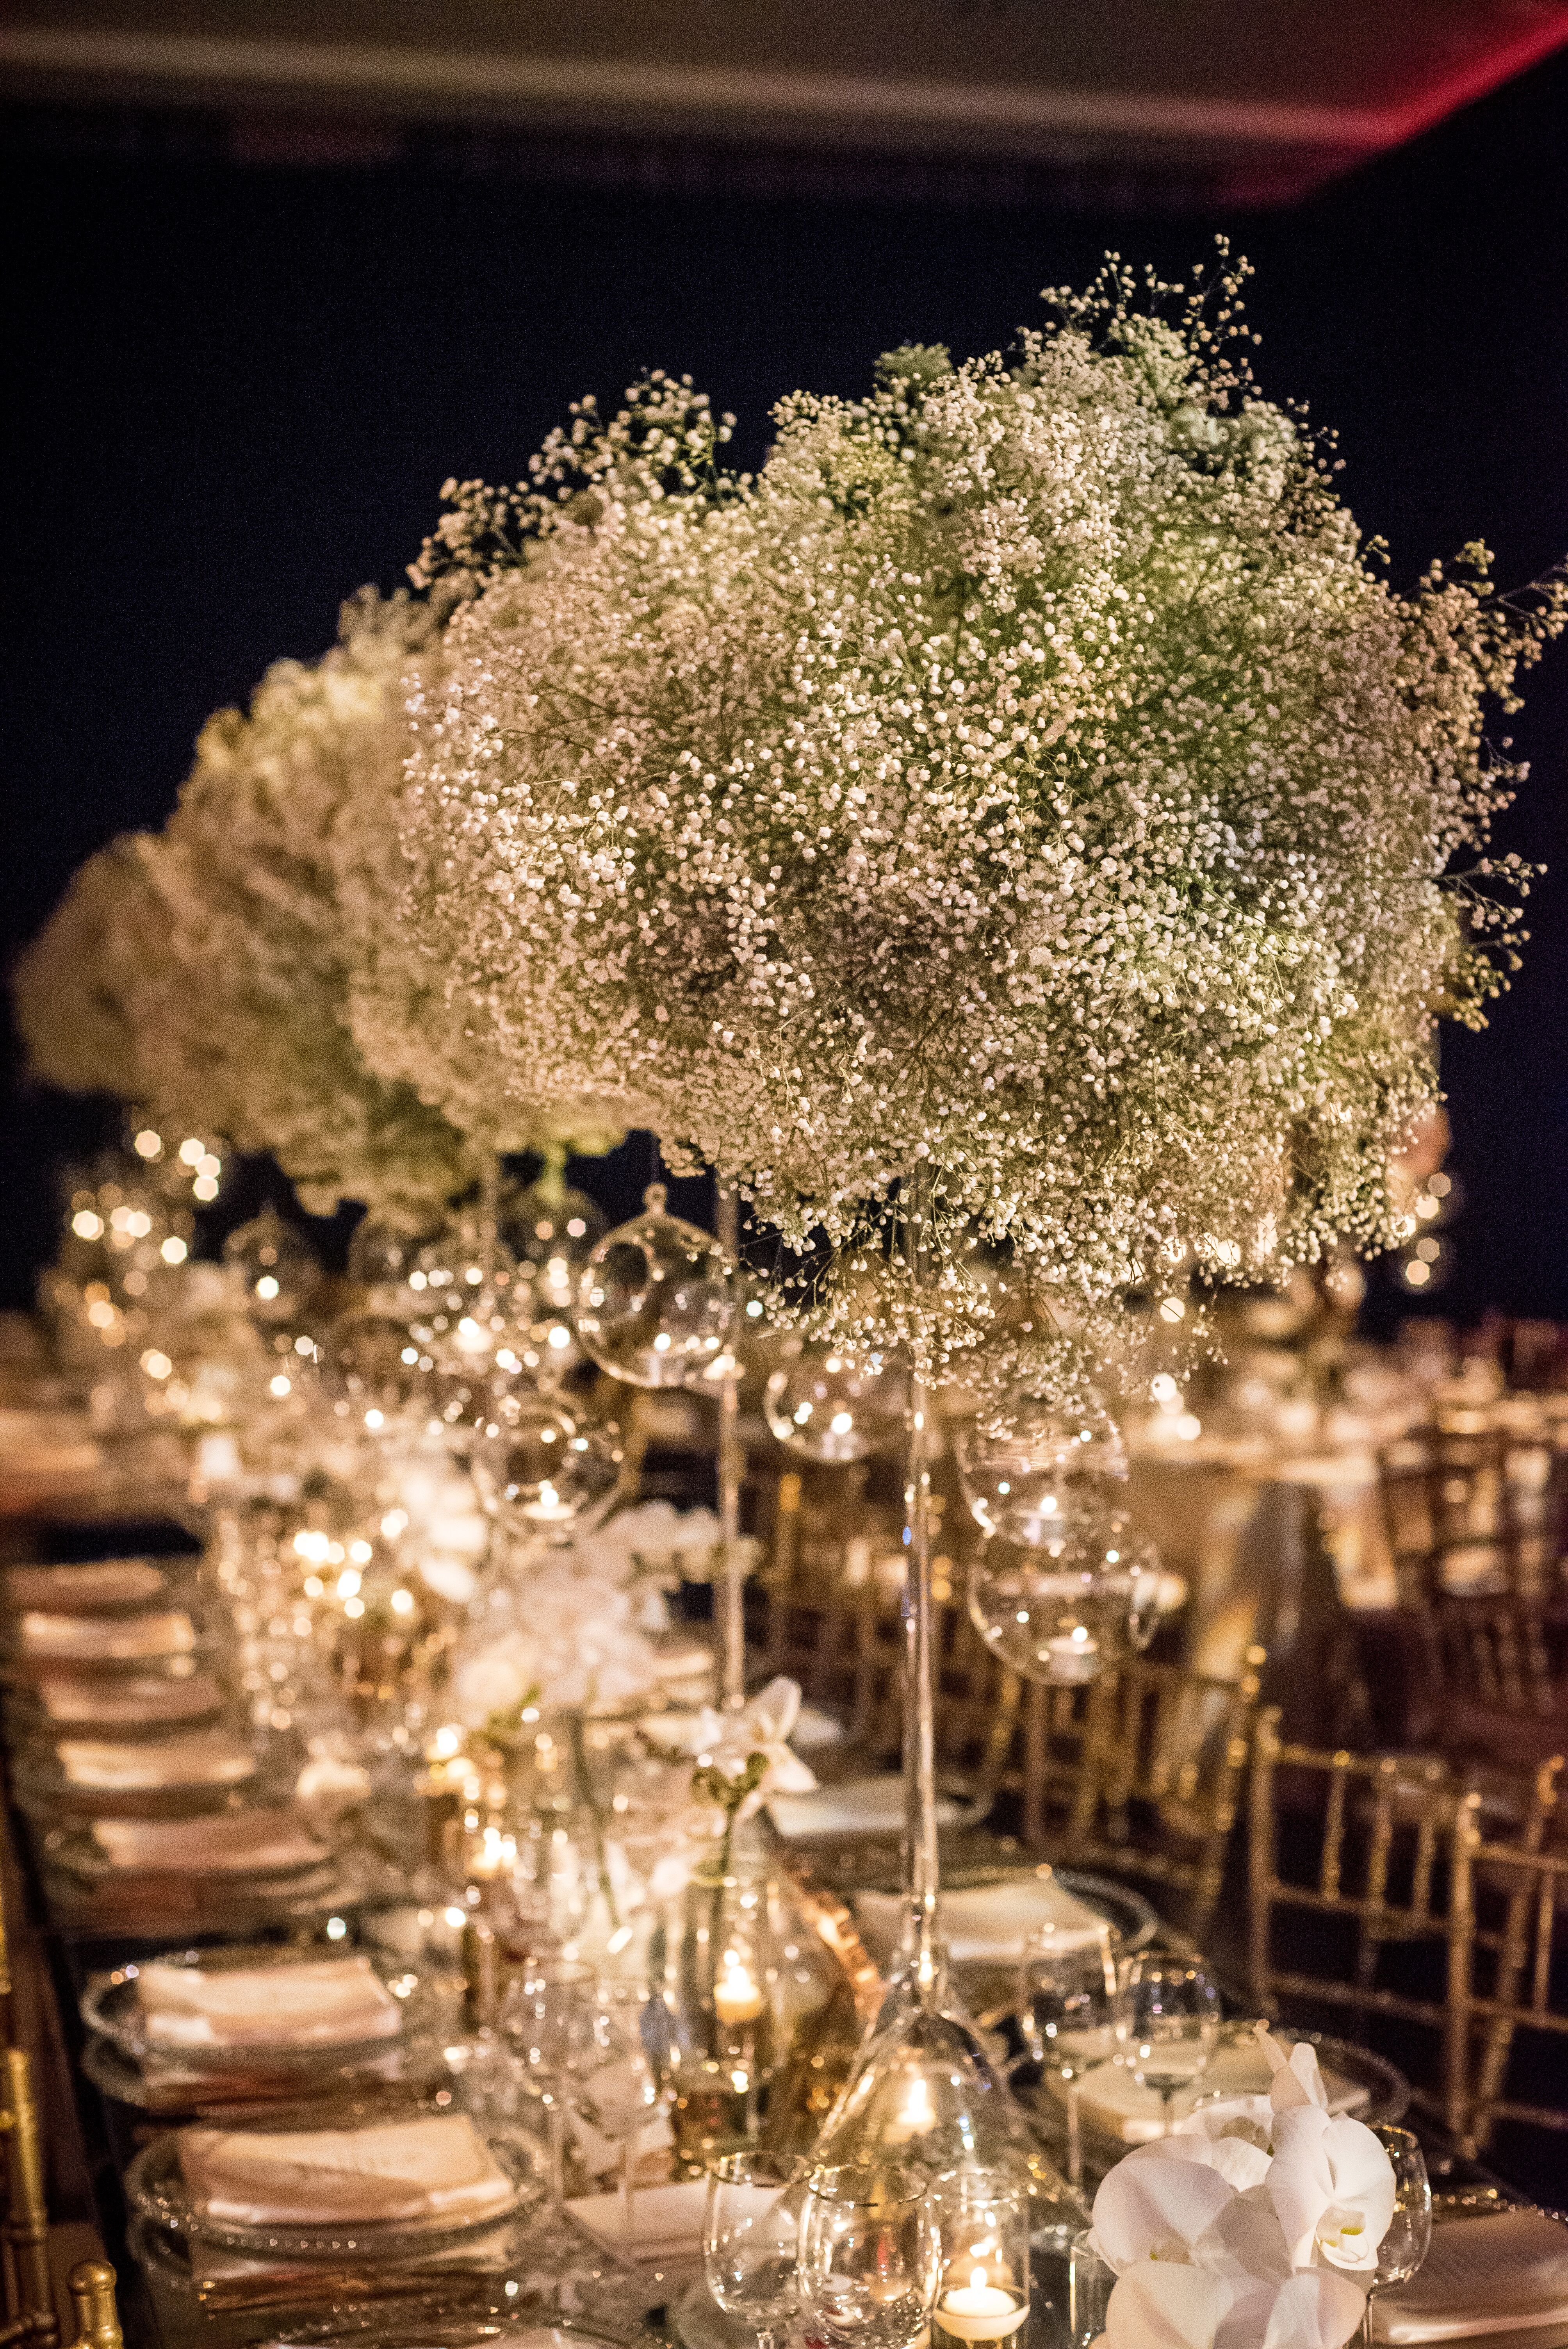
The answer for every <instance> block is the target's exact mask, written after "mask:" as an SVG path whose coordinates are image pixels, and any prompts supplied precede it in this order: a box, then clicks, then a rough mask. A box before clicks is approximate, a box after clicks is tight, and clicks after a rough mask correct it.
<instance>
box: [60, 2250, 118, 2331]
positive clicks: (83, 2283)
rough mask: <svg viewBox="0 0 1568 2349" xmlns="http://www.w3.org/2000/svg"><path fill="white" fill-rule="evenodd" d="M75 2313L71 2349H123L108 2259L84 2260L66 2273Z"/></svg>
mask: <svg viewBox="0 0 1568 2349" xmlns="http://www.w3.org/2000/svg"><path fill="white" fill-rule="evenodd" d="M68 2281H69V2283H70V2288H71V2303H72V2306H73V2307H74V2308H75V2310H76V2313H77V2337H76V2342H75V2344H74V2349H125V2335H124V2334H123V2333H121V2331H120V2329H119V2313H118V2312H117V2311H116V2308H115V2304H114V2281H115V2279H114V2270H113V2269H112V2268H111V2267H110V2265H109V2263H108V2261H107V2260H84V2261H82V2263H81V2265H80V2267H75V2268H73V2269H72V2270H71V2272H70V2276H69V2279H68Z"/></svg>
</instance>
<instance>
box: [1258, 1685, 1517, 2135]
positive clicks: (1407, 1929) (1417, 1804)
mask: <svg viewBox="0 0 1568 2349" xmlns="http://www.w3.org/2000/svg"><path fill="white" fill-rule="evenodd" d="M1279 1719H1280V1714H1279V1708H1278V1707H1277V1706H1270V1707H1269V1708H1268V1710H1267V1711H1266V1712H1264V1713H1263V1714H1261V1715H1260V1717H1259V1719H1258V1723H1257V1727H1256V1733H1255V1736H1254V1739H1253V1764H1252V1785H1251V1816H1250V1823H1249V1837H1248V1869H1249V1942H1250V1967H1249V1971H1250V1974H1251V1982H1252V1989H1253V1996H1254V1997H1255V1998H1256V2000H1257V2002H1258V2004H1259V2006H1260V2007H1261V2008H1262V2010H1263V2011H1264V2013H1268V2014H1274V2013H1278V2012H1279V2010H1280V2005H1281V2002H1284V2001H1290V2002H1295V2003H1297V2004H1299V2005H1303V2006H1305V2007H1307V2008H1309V2009H1339V2008H1347V2009H1349V2010H1350V2012H1351V2014H1352V2015H1353V2017H1354V2018H1355V2019H1356V2022H1357V2028H1360V2029H1365V2028H1366V2027H1367V2022H1368V2019H1369V2018H1370V2017H1372V2016H1374V2015H1380V2016H1386V2017H1389V2018H1391V2019H1393V2020H1394V2021H1396V2022H1398V2023H1409V2024H1415V2025H1418V2026H1419V2027H1420V2029H1421V2030H1422V2031H1423V2032H1425V2033H1429V2034H1432V2035H1433V2036H1435V2038H1436V2040H1437V2042H1438V2043H1439V2048H1440V2051H1441V2053H1440V2060H1439V2063H1438V2064H1434V2067H1433V2075H1432V2083H1431V2085H1429V2084H1428V2083H1425V2082H1418V2084H1417V2087H1416V2095H1417V2097H1418V2101H1419V2102H1421V2103H1424V2104H1426V2105H1428V2106H1429V2107H1431V2108H1433V2109H1443V2110H1446V2109H1447V2108H1448V2106H1449V2104H1450V2103H1451V2099H1452V2076H1451V2075H1452V2064H1453V2045H1454V2041H1453V2033H1454V2030H1455V2028H1456V2025H1455V2023H1454V2017H1453V2011H1452V2004H1451V1999H1450V1998H1449V1995H1448V1992H1447V1984H1448V1983H1449V1981H1450V1980H1451V1974H1452V1968H1453V1964H1454V1954H1453V1953H1454V1951H1455V1948H1456V1946H1457V1944H1458V1942H1459V1941H1460V1940H1461V1939H1463V1940H1470V1941H1472V1942H1476V1943H1478V1944H1479V1946H1480V1947H1481V1948H1483V1949H1484V1950H1486V1951H1489V1952H1491V1953H1493V1954H1498V1955H1500V1954H1501V1951H1502V1950H1503V1948H1504V1946H1505V1943H1506V1941H1507V1939H1508V1935H1509V1932H1510V1931H1511V1930H1514V1920H1507V1921H1506V1922H1505V1925H1504V1927H1503V1929H1502V1930H1501V1931H1498V1930H1480V1931H1479V1932H1478V1929H1477V1926H1476V1923H1475V1920H1474V1917H1473V1914H1471V1913H1468V1912H1467V1909H1466V1907H1465V1904H1464V1903H1462V1902H1461V1901H1460V1897H1459V1893H1458V1890H1457V1889H1456V1883H1455V1861H1454V1838H1455V1835H1456V1832H1457V1826H1458V1821H1459V1818H1460V1815H1461V1811H1466V1815H1467V1816H1468V1815H1469V1813H1470V1811H1473V1812H1475V1813H1477V1814H1479V1811H1480V1806H1481V1805H1482V1803H1483V1801H1485V1800H1487V1799H1489V1798H1488V1797H1485V1796H1483V1795H1481V1794H1480V1792H1478V1791H1477V1790H1475V1789H1474V1788H1473V1787H1470V1788H1467V1786H1466V1785H1465V1783H1464V1780H1463V1778H1462V1777H1461V1775H1460V1773H1459V1771H1458V1770H1457V1768H1456V1766H1455V1765H1454V1764H1451V1763H1450V1762H1449V1760H1448V1759H1447V1758H1446V1757H1444V1756H1443V1755H1441V1754H1350V1753H1346V1752H1344V1751H1340V1752H1337V1753H1333V1754H1329V1753H1323V1752H1319V1751H1317V1750H1315V1748H1313V1747H1310V1746H1305V1745H1297V1744H1286V1743H1284V1741H1283V1740H1282V1739H1281V1737H1280V1734H1279ZM1562 1766H1563V1765H1562V1763H1561V1761H1560V1760H1556V1759H1553V1760H1552V1761H1549V1762H1547V1763H1545V1764H1542V1765H1540V1766H1539V1767H1538V1768H1536V1769H1535V1770H1534V1771H1533V1772H1532V1773H1525V1774H1523V1775H1522V1779H1521V1782H1520V1785H1519V1786H1518V1788H1517V1790H1516V1792H1515V1794H1514V1795H1513V1798H1512V1799H1511V1802H1510V1803H1509V1804H1508V1806H1507V1808H1508V1810H1509V1812H1510V1813H1511V1816H1515V1817H1517V1818H1518V1819H1519V1820H1520V1821H1521V1836H1522V1843H1521V1846H1520V1848H1522V1849H1527V1850H1530V1851H1532V1852H1533V1851H1539V1850H1541V1849H1542V1847H1543V1844H1544V1841H1545V1837H1546V1832H1547V1828H1548V1825H1549V1823H1550V1821H1551V1818H1552V1816H1553V1811H1554V1809H1555V1807H1556V1801H1557V1782H1558V1778H1559V1776H1560V1775H1561V1771H1562ZM1467 1806H1469V1809H1468V1810H1467ZM1286 1847H1288V1848H1286ZM1282 1860H1283V1862H1284V1864H1283V1865H1282ZM1282 1919H1283V1920H1286V1921H1287V1922H1288V1924H1289V1927H1290V1938H1291V1942H1292V1945H1293V1947H1292V1958H1293V1962H1292V1963H1291V1964H1290V1965H1288V1966H1287V1965H1284V1964H1282V1963H1281V1962H1280V1961H1279V1960H1278V1959H1277V1957H1276V1954H1275V1942H1276V1929H1277V1928H1278V1926H1279V1924H1280V1922H1281V1920H1282ZM1314 1922H1315V1923H1316V1927H1317V1930H1314ZM1395 1949H1402V1950H1403V1951H1406V1952H1408V1953H1412V1954H1413V1955H1415V1956H1416V1957H1417V1958H1418V1962H1420V1963H1421V1964H1423V1965H1424V1968H1425V1971H1426V1974H1427V1977H1428V1979H1427V1982H1426V1984H1425V1986H1423V1984H1422V1982H1420V1981H1417V1982H1414V1983H1400V1982H1393V1983H1390V1982H1385V1981H1380V1980H1379V1975H1380V1973H1381V1972H1382V1971H1383V1970H1384V1960H1385V1958H1386V1956H1387V1953H1388V1952H1389V1951H1392V1950H1395ZM1401 2060H1402V2061H1404V2062H1406V2064H1407V2068H1408V2064H1409V2057H1408V2052H1402V2054H1401ZM1439 2074H1440V2092H1439V2085H1438V2082H1439Z"/></svg>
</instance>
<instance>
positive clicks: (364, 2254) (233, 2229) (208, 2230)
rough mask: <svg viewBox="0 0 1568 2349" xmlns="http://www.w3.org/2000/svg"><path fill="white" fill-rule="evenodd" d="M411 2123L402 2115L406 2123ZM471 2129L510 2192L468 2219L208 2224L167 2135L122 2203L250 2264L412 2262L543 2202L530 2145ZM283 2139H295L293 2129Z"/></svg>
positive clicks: (502, 2129)
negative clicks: (499, 2202)
mask: <svg viewBox="0 0 1568 2349" xmlns="http://www.w3.org/2000/svg"><path fill="white" fill-rule="evenodd" d="M404 2117H405V2118H412V2117H415V2116H413V2115H409V2114H407V2113H405V2115H404ZM474 2127H475V2128H476V2129H477V2130H478V2133H479V2135H480V2137H482V2138H483V2140H484V2142H485V2144H486V2145H487V2146H488V2147H489V2148H490V2153H491V2154H492V2155H493V2157H494V2158H495V2160H496V2162H497V2163H498V2164H499V2166H500V2168H501V2169H502V2170H503V2171H504V2172H505V2174H506V2176H507V2178H508V2179H509V2180H510V2182H511V2195H510V2197H509V2199H508V2200H507V2201H506V2202H505V2203H503V2204H502V2205H501V2207H500V2209H495V2210H486V2211H483V2212H481V2213H480V2214H479V2215H478V2216H477V2217H474V2218H466V2219H454V2218H451V2217H449V2216H448V2217H442V2216H440V2215H439V2214H437V2215H436V2216H434V2217H432V2218H429V2219H427V2220H402V2219H397V2220H388V2219H366V2220H335V2221H334V2222H333V2223H331V2224H330V2225H326V2224H324V2225H322V2226H319V2227H300V2226H294V2225H287V2224H283V2223H279V2224H274V2225H268V2226H246V2225H242V2224H241V2223H240V2222H239V2221H238V2220H220V2219H212V2218H210V2217H209V2216H208V2214H207V2213H206V2211H205V2210H203V2209H201V2207H200V2205H198V2204H197V2203H195V2202H194V2201H192V2199H191V2195H190V2193H189V2191H188V2190H187V2188H186V2185H185V2180H184V2178H183V2176H182V2174H181V2168H180V2140H179V2138H178V2137H177V2136H176V2135H175V2134H174V2133H173V2132H172V2131H171V2132H170V2134H169V2135H168V2136H167V2137H155V2138H154V2139H153V2141H152V2143H151V2144H150V2146H147V2147H144V2148H143V2149H142V2151H141V2152H140V2153H139V2154H138V2155H137V2156H136V2158H135V2159H134V2160H133V2161H132V2163H131V2165H130V2167H129V2169H128V2170H127V2171H126V2173H125V2193H126V2199H127V2200H128V2201H129V2204H130V2206H131V2208H132V2209H133V2210H135V2211H136V2212H137V2213H138V2215H139V2217H141V2218H143V2219H145V2220H148V2221H149V2222H150V2224H151V2225H152V2226H154V2227H159V2228H161V2229H162V2230H164V2231H165V2232H166V2233H168V2234H171V2235H177V2236H182V2237H184V2238H185V2239H186V2240H191V2239H196V2240H201V2241H202V2242H204V2243H207V2244H210V2245H213V2246H215V2247H216V2248H217V2249H218V2250H220V2251H238V2252H240V2253H242V2255H244V2256H247V2257H249V2258H252V2259H263V2260H279V2259H283V2260H304V2261H313V2260H327V2261H335V2260H346V2259H352V2260H355V2261H361V2262H363V2261H371V2262H374V2261H381V2260H412V2259H416V2258H418V2255H419V2254H420V2253H421V2252H422V2251H433V2250H435V2249H437V2248H438V2247H439V2248H442V2249H445V2248H447V2247H448V2246H449V2245H451V2244H454V2243H459V2242H465V2241H468V2240H472V2239H474V2238H476V2237H479V2236H481V2235H485V2234H488V2233H489V2232H490V2230H491V2229H493V2228H496V2227H504V2226H506V2225H508V2224H509V2223H510V2222H511V2220H514V2219H515V2218H516V2217H517V2215H518V2213H519V2211H521V2210H525V2209H528V2207H529V2205H530V2204H531V2203H532V2202H536V2201H538V2200H539V2199H541V2197H542V2195H543V2192H544V2182H543V2178H542V2175H541V2169H542V2153H541V2149H540V2147H538V2145H537V2144H536V2143H535V2141H534V2139H533V2138H531V2137H529V2136H527V2135H526V2134H525V2133H524V2132H523V2131H522V2130H521V2129H514V2128H509V2127H506V2126H505V2125H504V2124H502V2123H500V2122H494V2121H489V2122H484V2123H482V2124H481V2123H480V2122H478V2121H476V2122H474ZM280 2133H285V2125H284V2124H282V2123H279V2122H272V2121H268V2122H258V2123H256V2124H255V2125H254V2127H251V2128H247V2129H246V2131H245V2134H246V2135H247V2136H255V2137H261V2136H267V2135H272V2136H276V2135H278V2134H280ZM286 2133H288V2134H293V2133H294V2127H293V2126H292V2125H289V2126H287V2127H286Z"/></svg>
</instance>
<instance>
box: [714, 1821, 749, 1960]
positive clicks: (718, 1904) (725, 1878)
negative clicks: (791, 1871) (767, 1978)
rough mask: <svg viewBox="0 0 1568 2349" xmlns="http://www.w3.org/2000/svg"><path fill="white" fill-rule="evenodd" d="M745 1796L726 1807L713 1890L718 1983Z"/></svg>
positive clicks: (715, 1958)
mask: <svg viewBox="0 0 1568 2349" xmlns="http://www.w3.org/2000/svg"><path fill="white" fill-rule="evenodd" d="M744 1800H745V1795H743V1794H741V1793H737V1795H735V1797H734V1798H733V1800H731V1801H729V1802H727V1803H726V1804H725V1806H724V1837H723V1840H722V1842H721V1843H720V1845H719V1847H718V1882H717V1884H716V1885H715V1886H714V1888H713V1914H712V1916H711V1918H710V1919H709V1920H708V1928H707V1956H708V1968H709V1971H710V1972H711V1973H712V1975H713V1978H714V1981H715V1982H717V1978H718V1977H717V1969H718V1955H719V1945H720V1943H721V1942H722V1940H723V1939H724V1895H725V1890H726V1888H727V1885H728V1883H729V1869H730V1855H731V1853H732V1851H733V1849H734V1846H735V1822H736V1818H737V1816H738V1813H739V1810H740V1806H741V1803H742V1802H743V1801H744Z"/></svg>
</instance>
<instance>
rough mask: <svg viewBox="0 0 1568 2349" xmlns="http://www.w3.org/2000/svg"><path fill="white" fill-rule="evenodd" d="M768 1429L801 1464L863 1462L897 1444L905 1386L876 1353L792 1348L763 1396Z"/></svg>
mask: <svg viewBox="0 0 1568 2349" xmlns="http://www.w3.org/2000/svg"><path fill="white" fill-rule="evenodd" d="M762 1408H763V1410H764V1411H765V1412H766V1413H767V1415H768V1424H769V1427H770V1428H771V1429H772V1430H773V1433H774V1434H775V1435H776V1436H777V1437H778V1439H779V1443H780V1444H783V1445H785V1447H786V1448H787V1449H788V1450H789V1451H790V1452H796V1453H799V1454H800V1456H801V1457H802V1458H803V1459H806V1460H832V1461H842V1460H864V1459H865V1458H866V1456H867V1455H868V1454H870V1453H872V1452H881V1451H884V1450H885V1449H886V1448H887V1447H888V1446H889V1445H890V1444H897V1443H899V1442H901V1441H902V1439H903V1432H904V1425H905V1422H906V1419H907V1416H908V1412H909V1381H908V1380H907V1379H906V1378H905V1376H904V1374H903V1371H896V1370H893V1369H892V1368H890V1367H889V1365H888V1364H887V1362H886V1361H884V1360H883V1358H882V1356H881V1355H880V1354H872V1355H867V1356H865V1357H864V1358H863V1359H861V1360H859V1361H856V1360H854V1359H853V1358H851V1356H850V1355H847V1354H842V1353H840V1352H838V1351H836V1350H834V1349H832V1348H830V1347H825V1346H802V1345H799V1344H797V1345H796V1346H795V1347H794V1348H793V1349H792V1350H791V1353H790V1357H789V1359H788V1360H787V1361H784V1362H783V1363H781V1364H780V1366H779V1369H778V1370H776V1371H774V1373H773V1375H772V1377H771V1378H770V1379H769V1381H768V1384H767V1387H766V1388H765V1390H764V1392H763V1397H762Z"/></svg>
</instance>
